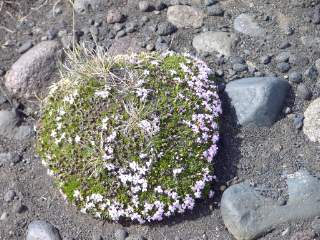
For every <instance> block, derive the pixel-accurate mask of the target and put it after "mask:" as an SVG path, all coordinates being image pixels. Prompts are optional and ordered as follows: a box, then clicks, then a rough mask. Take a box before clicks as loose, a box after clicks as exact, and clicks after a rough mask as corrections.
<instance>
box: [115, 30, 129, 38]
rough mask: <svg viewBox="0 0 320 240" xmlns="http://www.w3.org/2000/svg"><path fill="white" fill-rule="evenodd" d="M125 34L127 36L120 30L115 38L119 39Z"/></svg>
mask: <svg viewBox="0 0 320 240" xmlns="http://www.w3.org/2000/svg"><path fill="white" fill-rule="evenodd" d="M126 34H127V33H126V31H125V30H121V31H119V32H118V33H117V37H118V38H120V37H123V36H125V35H126Z"/></svg>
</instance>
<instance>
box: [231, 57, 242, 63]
mask: <svg viewBox="0 0 320 240" xmlns="http://www.w3.org/2000/svg"><path fill="white" fill-rule="evenodd" d="M229 62H230V63H231V64H235V63H239V64H245V61H244V60H243V58H242V57H239V56H232V57H230V59H229Z"/></svg>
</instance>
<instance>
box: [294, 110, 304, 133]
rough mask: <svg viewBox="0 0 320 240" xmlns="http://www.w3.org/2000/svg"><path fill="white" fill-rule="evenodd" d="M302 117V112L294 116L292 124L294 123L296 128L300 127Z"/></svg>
mask: <svg viewBox="0 0 320 240" xmlns="http://www.w3.org/2000/svg"><path fill="white" fill-rule="evenodd" d="M303 119H304V116H303V114H300V115H299V116H297V117H295V118H294V124H295V127H296V129H298V130H299V129H300V128H301V127H302V125H303Z"/></svg>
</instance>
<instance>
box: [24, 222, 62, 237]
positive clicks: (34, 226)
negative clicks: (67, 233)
mask: <svg viewBox="0 0 320 240" xmlns="http://www.w3.org/2000/svg"><path fill="white" fill-rule="evenodd" d="M39 239H46V240H61V238H60V235H59V233H58V230H57V229H56V228H55V227H53V226H52V225H51V224H50V223H48V222H44V221H33V222H31V223H30V224H29V225H28V234H27V236H26V240H39Z"/></svg>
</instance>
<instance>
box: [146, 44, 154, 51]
mask: <svg viewBox="0 0 320 240" xmlns="http://www.w3.org/2000/svg"><path fill="white" fill-rule="evenodd" d="M154 47H155V45H154V43H150V44H148V45H147V47H146V49H147V50H148V51H152V50H153V49H154Z"/></svg>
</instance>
